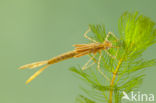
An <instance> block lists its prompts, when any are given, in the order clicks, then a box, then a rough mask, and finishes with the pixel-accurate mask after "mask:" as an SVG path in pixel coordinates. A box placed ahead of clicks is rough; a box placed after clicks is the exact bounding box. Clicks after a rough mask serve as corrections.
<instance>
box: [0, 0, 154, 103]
mask: <svg viewBox="0 0 156 103" xmlns="http://www.w3.org/2000/svg"><path fill="white" fill-rule="evenodd" d="M155 4H156V1H155V0H0V103H74V101H75V97H76V96H77V95H78V94H81V93H83V92H82V91H81V89H80V88H79V87H80V86H81V85H83V82H81V81H80V80H79V79H78V78H76V77H75V76H74V75H73V73H72V72H70V71H69V68H70V67H72V66H77V65H78V64H79V65H83V64H84V63H85V62H86V61H87V60H88V57H87V56H86V57H82V58H78V59H71V60H66V61H63V62H60V63H58V64H54V65H52V66H51V67H49V68H48V69H46V70H45V71H44V72H43V73H42V75H40V76H38V77H37V78H36V79H35V80H33V81H32V82H31V83H30V84H28V85H25V81H26V80H27V79H28V77H30V76H31V75H32V74H33V73H34V72H35V71H36V70H37V69H34V70H18V69H17V68H18V67H19V66H21V65H24V64H27V63H31V62H34V61H40V60H46V59H49V58H51V57H53V56H56V55H59V54H61V53H64V52H67V51H70V50H72V49H73V47H72V44H78V43H86V42H87V40H86V39H85V38H84V37H83V33H84V32H85V30H86V29H87V28H88V24H105V26H106V30H107V32H108V31H112V32H114V33H115V34H116V35H118V19H119V17H120V16H121V14H122V13H123V12H125V11H130V12H134V11H139V12H140V13H141V14H144V15H146V16H148V17H150V18H151V19H152V20H153V21H155V22H156V13H155V11H156V6H155ZM144 57H145V58H147V59H148V58H150V59H151V58H155V57H156V45H153V46H152V47H150V48H149V49H148V50H147V51H146V52H145V53H144ZM147 69H148V70H147V71H146V75H147V76H146V78H145V80H144V82H143V84H142V86H141V87H140V91H141V92H143V93H153V94H154V95H155V96H156V88H155V87H156V82H155V78H156V67H151V68H147Z"/></svg>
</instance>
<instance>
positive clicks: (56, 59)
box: [48, 51, 76, 64]
mask: <svg viewBox="0 0 156 103" xmlns="http://www.w3.org/2000/svg"><path fill="white" fill-rule="evenodd" d="M75 55H76V51H70V52H67V53H64V54H61V55H59V56H57V57H54V58H52V59H50V60H49V61H48V64H54V63H57V62H60V61H63V60H65V59H69V58H72V57H74V56H75Z"/></svg>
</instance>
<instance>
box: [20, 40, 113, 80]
mask: <svg viewBox="0 0 156 103" xmlns="http://www.w3.org/2000/svg"><path fill="white" fill-rule="evenodd" d="M73 46H74V47H75V50H73V51H70V52H67V53H64V54H61V55H59V56H56V57H54V58H52V59H50V60H46V61H41V62H35V63H32V64H27V65H24V66H21V67H20V69H25V68H31V69H32V68H36V67H39V66H42V65H45V64H46V65H45V66H44V67H43V68H41V69H40V70H38V71H37V72H36V73H35V74H34V75H32V76H31V77H30V78H29V79H28V80H27V82H26V83H29V82H30V81H31V80H33V79H34V78H35V77H36V76H38V75H39V74H40V73H41V72H42V71H43V70H44V69H45V68H47V67H48V66H49V65H50V64H54V63H58V62H60V61H63V60H66V59H69V58H73V57H75V58H78V57H81V56H84V55H88V54H91V53H93V54H95V53H97V52H100V51H101V50H107V49H109V48H112V43H111V42H109V41H106V40H105V41H104V42H103V43H90V44H77V45H73Z"/></svg>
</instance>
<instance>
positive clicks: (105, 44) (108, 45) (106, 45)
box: [103, 40, 112, 49]
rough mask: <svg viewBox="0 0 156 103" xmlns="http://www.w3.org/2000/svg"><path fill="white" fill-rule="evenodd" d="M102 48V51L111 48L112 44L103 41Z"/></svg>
mask: <svg viewBox="0 0 156 103" xmlns="http://www.w3.org/2000/svg"><path fill="white" fill-rule="evenodd" d="M103 46H104V49H107V48H111V47H112V43H111V42H109V41H107V40H105V41H104V45H103Z"/></svg>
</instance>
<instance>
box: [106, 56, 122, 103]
mask: <svg viewBox="0 0 156 103" xmlns="http://www.w3.org/2000/svg"><path fill="white" fill-rule="evenodd" d="M122 61H123V58H121V59H120V60H119V62H118V65H117V67H116V69H115V71H114V72H113V78H112V80H111V83H110V87H111V89H110V94H109V103H112V95H113V85H114V81H115V78H116V75H117V73H118V71H119V68H120V65H121V63H122Z"/></svg>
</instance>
